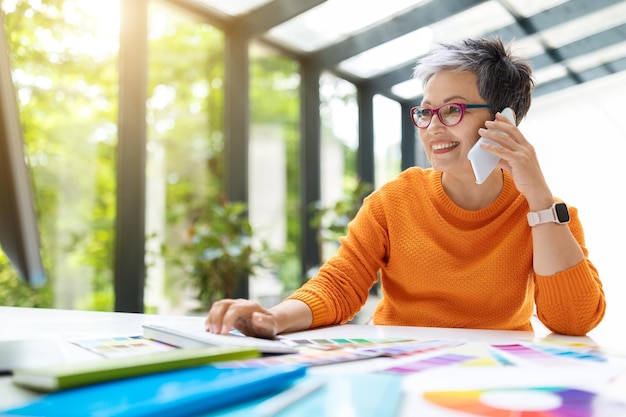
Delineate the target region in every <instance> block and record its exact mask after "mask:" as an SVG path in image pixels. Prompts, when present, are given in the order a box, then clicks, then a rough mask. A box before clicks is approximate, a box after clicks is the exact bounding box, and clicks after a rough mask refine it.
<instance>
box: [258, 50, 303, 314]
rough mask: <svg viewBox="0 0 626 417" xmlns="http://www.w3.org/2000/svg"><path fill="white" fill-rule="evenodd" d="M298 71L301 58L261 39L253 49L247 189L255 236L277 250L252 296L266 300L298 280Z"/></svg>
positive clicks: (275, 297)
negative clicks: (272, 265)
mask: <svg viewBox="0 0 626 417" xmlns="http://www.w3.org/2000/svg"><path fill="white" fill-rule="evenodd" d="M299 100H300V75H299V66H298V63H297V62H295V61H293V60H291V59H288V58H285V57H283V56H280V55H278V54H276V53H274V52H273V51H270V50H268V49H267V48H264V47H262V46H261V45H260V44H258V43H253V44H252V45H251V48H250V117H251V124H250V147H249V151H250V154H249V162H248V175H249V177H248V178H249V181H248V183H249V184H248V189H249V203H250V221H251V223H252V227H253V230H254V236H255V239H257V240H258V241H259V242H261V241H264V242H266V243H267V244H269V245H270V247H271V248H272V249H273V250H274V251H275V252H276V253H277V254H278V256H277V259H276V262H275V263H276V264H277V265H276V271H275V273H272V272H270V271H262V270H258V272H257V275H256V276H255V277H254V278H252V279H251V281H250V296H251V297H252V298H257V299H258V300H259V301H261V302H262V303H264V304H265V305H271V304H274V303H275V302H277V301H279V296H280V295H281V292H283V291H289V290H293V289H295V288H296V287H297V286H298V285H299V283H300V254H299V252H298V242H299V241H300V212H299V202H300V191H299V189H300V182H299V180H300V170H299V161H300V157H299V143H300V126H299V124H300V104H299V103H300V101H299Z"/></svg>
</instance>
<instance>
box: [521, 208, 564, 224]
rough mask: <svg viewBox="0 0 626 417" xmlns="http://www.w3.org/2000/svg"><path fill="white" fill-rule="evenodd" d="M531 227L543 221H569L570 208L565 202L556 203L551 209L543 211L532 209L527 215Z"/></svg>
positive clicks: (561, 222)
mask: <svg viewBox="0 0 626 417" xmlns="http://www.w3.org/2000/svg"><path fill="white" fill-rule="evenodd" d="M527 217H528V225H529V226H530V227H533V226H537V225H538V224H543V223H557V224H566V223H569V210H568V208H567V204H565V203H554V204H552V207H550V208H549V209H545V210H541V211H531V212H530V213H528V215H527Z"/></svg>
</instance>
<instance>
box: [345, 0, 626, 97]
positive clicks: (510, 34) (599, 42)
mask: <svg viewBox="0 0 626 417" xmlns="http://www.w3.org/2000/svg"><path fill="white" fill-rule="evenodd" d="M617 2H619V1H617V0H598V1H597V2H588V1H585V0H570V1H569V2H567V3H563V4H561V5H559V6H556V7H553V8H552V9H548V10H545V11H543V12H540V13H538V14H536V15H534V16H531V17H528V18H526V19H525V20H528V21H529V24H532V25H533V27H534V28H535V29H536V30H538V31H542V30H547V29H550V28H551V27H553V26H556V25H560V24H563V23H567V22H570V21H572V20H574V19H576V18H579V17H580V16H581V12H580V10H579V7H582V8H583V10H587V12H586V13H592V12H595V11H599V10H601V9H602V8H605V7H609V6H611V5H613V4H615V3H617ZM570 3H571V4H570ZM589 3H593V4H589ZM568 5H569V6H568ZM583 5H585V6H584V7H583ZM565 6H568V7H565ZM557 8H558V9H560V13H555V11H554V10H553V9H557ZM550 18H552V20H550ZM548 22H551V24H550V25H549V26H548ZM485 36H498V37H501V38H502V39H503V40H504V41H511V40H514V39H520V38H523V37H525V36H528V34H527V33H526V31H525V30H524V29H523V28H522V27H521V26H520V25H519V24H518V23H517V22H516V23H513V24H511V25H509V26H506V27H504V28H502V29H498V30H496V31H493V32H490V33H488V34H486V35H485ZM624 39H626V33H625V32H624V25H621V26H618V27H617V28H612V29H609V30H606V31H604V32H602V33H600V34H597V35H592V36H588V37H586V38H584V39H581V40H579V41H575V42H572V43H571V44H569V45H565V46H562V47H559V48H558V57H559V58H560V59H561V60H567V59H572V58H575V57H579V56H581V55H583V54H585V53H590V52H593V51H596V50H598V49H601V48H604V47H606V46H609V45H612V44H615V43H617V42H622V41H624ZM530 60H531V63H532V65H533V69H535V70H537V69H540V68H544V67H547V66H549V65H553V64H554V63H555V54H551V53H550V52H546V53H543V54H539V55H537V56H534V57H531V58H530ZM414 67H415V62H410V63H407V64H405V65H402V66H400V67H398V68H395V69H393V70H391V71H388V72H386V73H384V74H380V75H378V76H376V77H372V78H370V79H368V80H360V81H361V82H364V81H366V82H367V83H368V84H370V83H371V88H372V89H374V90H379V91H380V90H389V89H391V87H393V86H394V85H396V84H399V83H401V82H404V81H407V80H408V79H409V78H410V76H411V74H412V71H413V68H414ZM340 76H342V77H343V74H342V75H340Z"/></svg>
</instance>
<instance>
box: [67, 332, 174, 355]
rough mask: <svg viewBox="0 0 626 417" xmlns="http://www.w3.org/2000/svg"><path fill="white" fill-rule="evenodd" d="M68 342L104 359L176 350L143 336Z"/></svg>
mask: <svg viewBox="0 0 626 417" xmlns="http://www.w3.org/2000/svg"><path fill="white" fill-rule="evenodd" d="M70 342H71V343H73V344H75V345H78V346H80V347H82V348H84V349H87V350H89V351H90V352H93V353H97V354H98V355H101V356H104V357H105V358H119V357H124V356H133V355H145V354H150V353H154V352H164V351H167V350H173V349H178V348H177V347H174V346H171V345H168V344H165V343H161V342H157V341H156V340H152V339H148V338H145V337H143V336H119V337H117V336H116V337H99V338H95V339H76V340H70Z"/></svg>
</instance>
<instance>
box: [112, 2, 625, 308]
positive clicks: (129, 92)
mask: <svg viewBox="0 0 626 417" xmlns="http://www.w3.org/2000/svg"><path fill="white" fill-rule="evenodd" d="M147 1H148V0H133V1H122V2H121V5H122V17H123V18H122V29H121V30H122V37H121V39H122V40H123V41H122V42H121V48H120V114H121V115H122V116H121V117H120V138H119V149H118V158H119V167H118V184H119V188H118V215H117V236H118V238H117V241H116V248H115V254H116V260H115V279H114V282H115V298H116V304H115V308H116V311H137V312H140V311H143V295H142V291H143V285H144V279H145V278H144V273H145V272H144V270H145V266H144V256H143V255H144V253H143V249H142V248H143V243H144V233H145V231H144V227H143V220H144V210H145V201H144V199H145V195H144V194H145V191H144V189H145V141H146V130H145V108H144V107H145V98H146V91H145V88H144V86H145V83H146V80H147V75H146V71H147V68H146V61H145V60H146V56H147V45H146V40H145V36H146V33H147ZM160 1H162V2H164V3H167V4H170V5H173V6H176V7H178V8H180V9H182V10H184V11H187V12H189V13H191V14H192V15H194V16H195V17H196V18H199V19H200V20H201V21H203V22H205V23H208V24H211V25H213V26H215V27H217V28H218V29H221V30H223V31H224V33H225V39H226V54H225V59H226V62H225V67H226V80H225V92H226V95H225V109H226V111H225V119H226V120H225V132H224V133H225V143H226V164H225V166H226V178H225V189H226V193H227V196H228V198H229V199H231V200H239V201H244V202H247V200H248V172H247V169H246V167H247V162H248V140H249V113H248V110H247V109H249V96H248V85H249V74H248V66H249V56H248V47H249V45H250V42H251V41H253V40H254V41H259V42H262V43H264V44H265V45H267V46H270V47H272V48H274V49H275V50H276V51H278V52H279V53H281V54H284V55H285V56H287V57H290V58H292V59H294V60H297V61H298V62H299V64H300V72H301V74H300V75H301V86H300V91H301V111H300V118H301V120H300V124H301V147H300V164H301V179H300V184H301V207H302V208H301V218H302V221H301V226H302V238H301V239H302V240H301V257H302V271H303V273H304V271H306V270H307V269H308V268H309V267H311V266H313V265H317V264H318V263H319V253H318V246H317V243H316V234H315V231H314V230H312V229H311V227H310V216H311V214H310V213H309V212H308V210H307V209H306V208H307V207H309V205H310V204H311V203H312V202H315V201H318V200H319V199H320V162H321V161H320V142H321V141H320V134H321V129H320V114H319V106H320V96H319V79H320V76H321V74H322V73H323V72H324V71H329V72H331V73H333V74H335V75H336V76H338V77H340V78H343V79H345V80H347V81H349V82H351V83H353V84H354V85H355V86H356V89H357V102H358V106H359V125H358V129H359V131H358V137H359V149H358V158H357V160H358V167H357V172H358V175H359V176H360V178H362V179H363V180H365V181H369V182H372V183H373V182H374V128H373V101H372V99H373V97H374V96H375V95H377V94H380V95H383V96H385V97H387V98H390V99H392V100H395V101H397V102H398V103H399V104H400V106H401V110H402V114H407V113H408V110H409V109H410V107H412V106H414V105H415V103H416V102H418V101H419V98H417V99H412V100H406V99H403V98H401V97H399V96H397V95H396V94H394V93H393V92H392V87H393V86H394V85H396V84H399V83H401V82H404V81H406V80H407V79H409V78H410V77H411V73H412V70H413V66H414V63H413V62H410V63H406V64H405V65H401V66H399V67H395V68H390V69H389V70H388V71H386V72H384V73H383V74H380V75H377V76H375V77H372V78H368V79H363V78H360V77H357V76H355V75H353V74H350V73H348V72H345V71H342V70H341V69H339V68H338V65H339V63H341V62H342V61H344V60H346V59H348V58H350V57H354V56H356V55H358V54H359V53H362V52H364V51H367V50H369V49H371V48H374V47H376V46H379V45H381V44H383V43H385V42H388V41H390V40H393V39H395V38H397V37H400V36H402V35H405V34H408V33H410V32H412V31H414V30H416V29H418V28H420V27H424V26H428V25H431V24H434V23H437V22H438V21H441V20H443V19H445V18H448V17H450V16H453V15H456V14H459V13H463V12H464V11H466V10H468V9H470V8H472V7H475V6H478V5H480V4H482V3H484V2H485V1H486V0H455V1H437V2H427V3H425V4H423V5H421V6H419V7H416V8H413V9H411V10H409V11H407V12H406V13H403V14H399V15H396V16H393V17H391V16H390V18H389V19H387V20H385V21H383V22H381V23H379V24H376V25H372V26H371V27H368V28H366V29H364V30H363V31H361V32H359V33H357V34H354V35H353V36H350V37H347V38H345V39H342V40H340V41H338V42H337V43H335V44H332V45H330V46H328V47H326V48H323V49H321V50H318V51H315V52H312V53H301V52H298V51H295V50H293V49H291V48H289V47H287V46H285V45H283V44H280V43H278V42H276V41H273V40H270V39H269V38H267V37H264V34H265V33H266V32H267V31H268V30H269V29H271V28H273V27H275V26H277V25H279V24H281V23H283V22H286V21H288V20H290V19H292V18H293V17H295V16H297V15H299V14H301V13H304V12H306V11H308V10H310V9H312V8H314V7H316V6H318V5H320V4H322V3H324V2H325V1H326V0H274V1H271V2H269V3H267V4H265V5H263V6H261V7H259V8H257V9H254V10H252V11H251V12H249V13H248V14H245V15H242V16H238V17H232V16H229V15H227V14H224V13H221V12H220V11H219V10H216V9H214V8H211V7H209V6H205V5H203V4H202V3H201V2H199V1H194V0H160ZM498 1H499V2H500V4H501V5H502V6H503V7H505V8H506V9H507V10H508V11H509V12H510V14H511V15H512V17H513V18H514V22H513V23H512V24H510V25H508V26H506V27H504V28H501V29H499V30H496V31H494V32H491V33H485V34H484V35H485V36H491V35H495V36H499V37H501V38H502V39H504V40H505V41H509V40H513V39H522V38H525V37H528V36H534V35H537V34H539V33H541V32H542V31H546V30H549V29H550V28H553V27H556V26H557V25H560V24H564V23H568V22H573V21H576V19H580V18H582V17H584V16H587V15H589V14H591V13H593V12H595V11H599V10H602V9H605V8H607V7H609V6H613V5H615V4H617V3H620V1H619V0H594V1H593V2H589V1H584V0H568V1H564V2H562V3H560V4H558V5H556V6H554V7H552V8H549V9H547V10H545V11H542V12H540V13H537V14H535V15H533V16H530V17H522V16H518V15H516V13H515V11H514V10H513V9H512V8H511V7H510V6H509V1H507V0H498ZM142 37H144V38H143V39H141V38H142ZM624 40H626V25H620V26H617V27H610V28H607V29H606V30H604V31H601V32H599V33H597V34H594V35H592V36H588V37H586V38H584V39H581V40H578V41H574V42H571V43H569V44H566V45H563V46H560V47H558V48H552V47H549V46H548V45H544V50H545V52H544V53H542V54H540V55H538V56H535V57H533V58H532V59H531V61H532V64H533V67H534V69H535V70H538V69H541V68H545V67H547V66H549V65H552V64H554V63H562V64H563V65H565V67H566V69H567V73H566V75H565V76H564V77H562V78H559V79H555V80H552V81H550V82H548V83H544V84H540V85H538V86H537V88H536V89H535V91H534V96H539V95H544V94H548V93H550V92H554V91H557V90H560V89H562V88H566V87H569V86H572V85H576V84H580V83H583V82H586V81H590V80H593V79H595V78H599V77H602V76H605V75H609V74H612V73H615V72H618V71H623V70H625V69H626V59H624V58H622V59H617V60H615V61H612V62H605V63H603V64H602V65H600V66H598V67H595V68H591V69H588V70H585V71H583V72H580V73H577V72H575V71H573V70H572V69H571V68H569V67H568V66H567V62H568V61H569V60H572V59H575V58H578V57H582V56H584V55H586V54H589V53H592V52H594V51H596V50H598V49H601V48H605V47H607V46H611V45H616V44H618V43H621V42H624ZM142 83H143V85H142ZM398 123H401V127H402V128H401V132H402V139H401V150H402V169H406V168H408V167H410V166H413V165H416V164H417V165H420V164H422V163H424V160H423V159H422V160H419V159H420V154H419V152H416V146H419V144H416V142H418V141H416V140H415V139H416V136H415V135H416V133H415V129H414V128H413V126H412V124H411V122H410V120H409V118H408V117H402V119H401V121H398ZM142 146H143V149H142ZM416 154H417V158H416ZM242 168H243V169H242ZM244 281H245V280H244ZM247 294H248V288H247V286H246V285H244V286H242V287H241V288H240V291H239V296H242V297H246V296H247Z"/></svg>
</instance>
